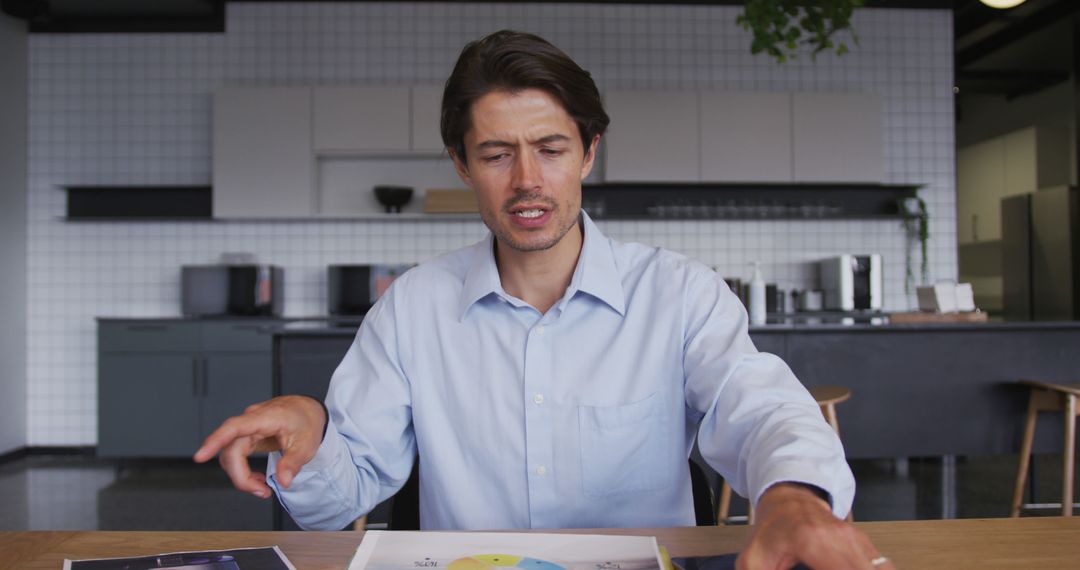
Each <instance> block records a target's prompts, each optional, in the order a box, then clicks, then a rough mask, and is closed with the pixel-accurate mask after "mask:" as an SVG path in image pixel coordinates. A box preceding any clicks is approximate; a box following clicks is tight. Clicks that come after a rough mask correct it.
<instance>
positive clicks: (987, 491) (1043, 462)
mask: <svg viewBox="0 0 1080 570" xmlns="http://www.w3.org/2000/svg"><path fill="white" fill-rule="evenodd" d="M852 469H853V471H854V472H855V477H856V480H857V482H858V489H859V491H858V495H857V497H856V501H855V518H856V520H860V521H874V520H911V519H940V518H983V517H1003V516H1008V509H1009V500H1010V498H1011V495H1012V485H1013V477H1014V476H1015V469H1016V456H992V457H975V458H959V459H956V460H955V461H950V460H948V459H943V458H928V459H910V460H906V461H887V460H879V461H871V460H855V461H852ZM1035 474H1036V477H1037V479H1038V485H1037V489H1036V495H1035V497H1036V499H1037V500H1038V501H1040V502H1053V501H1056V500H1058V498H1059V497H1060V492H1061V487H1060V485H1061V457H1060V455H1059V456H1040V457H1038V458H1037V461H1036V462H1035ZM950 491H951V492H950ZM0 504H2V505H4V506H3V508H2V509H0V530H271V529H273V509H272V504H271V503H270V501H261V500H259V499H256V498H255V497H251V496H249V495H246V494H244V493H240V492H237V491H234V490H232V488H231V487H230V485H229V482H228V479H227V478H226V477H225V475H224V474H223V473H222V472H221V471H220V469H219V468H218V467H217V465H216V464H211V465H195V464H193V463H191V462H190V461H186V460H175V461H174V460H157V461H152V460H141V461H125V462H117V461H111V460H100V459H96V458H94V457H92V456H72V455H64V456H31V457H27V458H22V459H18V460H14V461H8V462H6V463H3V464H0ZM743 504H744V503H743V502H742V501H737V502H736V504H735V505H734V506H733V509H732V513H733V514H738V513H739V512H740V511H742V510H745V507H744V506H743ZM1029 514H1030V515H1038V514H1042V515H1054V514H1057V511H1041V512H1035V513H1029Z"/></svg>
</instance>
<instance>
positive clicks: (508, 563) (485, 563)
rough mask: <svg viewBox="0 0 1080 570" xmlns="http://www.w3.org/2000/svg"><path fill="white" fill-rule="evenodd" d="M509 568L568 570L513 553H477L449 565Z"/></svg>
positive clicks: (466, 569)
mask: <svg viewBox="0 0 1080 570" xmlns="http://www.w3.org/2000/svg"><path fill="white" fill-rule="evenodd" d="M507 568H519V569H521V570H566V568H565V567H563V566H560V565H558V564H555V563H553V562H548V561H546V560H538V559H536V558H529V557H526V556H514V555H512V554H477V555H475V556H467V557H465V558H458V559H457V560H455V561H453V562H451V563H450V564H449V566H447V570H504V569H507Z"/></svg>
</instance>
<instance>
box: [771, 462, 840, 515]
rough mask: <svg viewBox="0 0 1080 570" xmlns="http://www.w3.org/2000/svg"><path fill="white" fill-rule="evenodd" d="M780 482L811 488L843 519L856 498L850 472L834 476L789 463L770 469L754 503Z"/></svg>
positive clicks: (834, 513)
mask: <svg viewBox="0 0 1080 570" xmlns="http://www.w3.org/2000/svg"><path fill="white" fill-rule="evenodd" d="M779 483H794V484H798V485H803V486H805V487H808V488H810V490H811V491H814V493H815V494H816V495H818V496H819V497H821V498H822V499H824V500H825V502H827V503H828V504H829V507H830V508H831V509H832V512H833V515H835V516H836V518H841V519H842V518H844V517H846V516H847V514H848V511H850V510H851V504H852V502H853V500H854V498H855V480H854V478H853V477H851V475H850V472H848V473H846V474H841V473H837V474H836V477H835V478H832V477H829V476H827V475H824V474H820V473H818V472H817V471H814V470H810V469H807V468H806V466H804V465H798V464H787V465H780V466H776V467H774V468H772V469H770V473H769V474H768V475H767V476H766V477H765V484H763V485H761V487H760V489H761V490H760V491H758V493H757V495H756V496H755V497H754V505H755V506H756V505H757V504H758V501H760V500H761V496H762V495H764V494H765V491H768V490H769V489H770V488H771V487H772V486H773V485H777V484H779Z"/></svg>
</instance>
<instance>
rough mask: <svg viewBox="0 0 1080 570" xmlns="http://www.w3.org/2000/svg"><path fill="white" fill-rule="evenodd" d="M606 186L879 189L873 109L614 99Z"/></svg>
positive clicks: (733, 99)
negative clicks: (823, 184)
mask: <svg viewBox="0 0 1080 570" xmlns="http://www.w3.org/2000/svg"><path fill="white" fill-rule="evenodd" d="M605 101H606V105H607V108H608V114H609V115H610V116H611V127H610V129H609V133H608V136H607V142H606V145H607V155H606V160H605V163H604V164H605V168H606V171H605V180H606V181H608V182H774V183H791V182H796V183H799V182H837V183H848V182H863V183H875V184H880V183H881V181H882V178H883V176H882V172H883V165H882V144H881V101H880V99H879V98H878V97H876V96H873V95H862V94H848V93H795V94H791V93H746V92H709V91H702V92H692V91H689V92H688V91H678V92H672V91H612V92H609V93H608V94H607V95H606V97H605Z"/></svg>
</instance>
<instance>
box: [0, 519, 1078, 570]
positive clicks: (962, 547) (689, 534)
mask: <svg viewBox="0 0 1080 570" xmlns="http://www.w3.org/2000/svg"><path fill="white" fill-rule="evenodd" d="M856 525H857V526H858V527H859V528H861V529H862V530H863V531H865V532H866V533H867V534H868V535H869V536H870V538H871V539H872V540H873V541H874V543H875V544H876V545H877V547H878V548H879V549H880V550H881V551H882V552H883V553H885V554H887V555H888V556H889V557H890V558H892V559H893V560H894V561H895V562H896V564H897V566H898V567H899V568H908V569H924V568H948V569H962V568H972V569H978V570H985V569H989V568H1008V569H1016V568H1039V569H1040V570H1046V569H1053V568H1070V569H1075V568H1078V567H1080V517H1073V518H1061V517H1035V518H1022V519H968V520H948V521H904V522H871V523H856ZM563 532H575V531H563ZM576 532H581V531H576ZM584 532H593V533H598V534H633V535H655V536H656V537H657V538H658V539H659V541H660V544H662V545H664V546H666V547H667V548H668V550H669V551H670V552H671V554H672V555H673V556H704V555H709V554H720V553H726V552H735V551H737V550H738V549H739V547H740V545H741V544H742V542H743V540H744V539H745V537H746V534H747V533H748V532H749V528H748V527H745V526H735V527H695V528H677V529H672V528H666V529H628V530H622V529H604V530H596V531H584ZM362 536H363V533H360V532H0V568H4V569H5V570H6V569H9V568H11V569H16V568H17V569H27V570H36V569H45V568H47V569H50V570H56V569H58V568H61V567H62V566H63V561H64V559H65V558H71V559H85V558H102V557H118V556H146V555H150V554H157V553H163V552H176V551H184V550H223V549H229V548H240V547H246V546H271V545H275V544H276V545H278V546H280V547H281V549H282V551H284V552H285V555H286V556H288V557H289V559H290V560H292V562H293V564H295V565H296V567H297V568H298V569H299V570H315V569H320V570H322V569H330V568H334V569H341V568H344V567H345V565H346V564H347V563H348V561H349V559H350V558H351V557H352V554H353V552H354V551H355V550H356V547H357V546H358V545H359V544H360V539H361V537H362Z"/></svg>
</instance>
